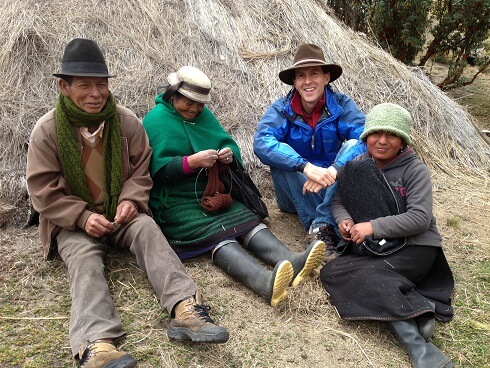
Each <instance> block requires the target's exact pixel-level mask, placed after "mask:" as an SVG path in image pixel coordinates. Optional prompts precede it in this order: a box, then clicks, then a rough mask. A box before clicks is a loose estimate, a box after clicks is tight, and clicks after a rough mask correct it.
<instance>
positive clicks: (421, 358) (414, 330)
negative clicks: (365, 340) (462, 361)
mask: <svg viewBox="0 0 490 368" xmlns="http://www.w3.org/2000/svg"><path fill="white" fill-rule="evenodd" d="M388 324H389V325H390V327H391V329H392V330H393V332H394V333H395V334H396V336H397V337H398V339H399V340H400V342H401V343H402V345H403V347H404V348H405V350H406V351H407V353H408V355H409V356H410V359H411V360H412V366H413V368H451V367H454V365H453V363H451V360H450V359H449V357H448V356H447V355H446V354H444V353H443V352H442V351H440V350H439V349H438V348H437V347H436V346H435V345H434V344H431V343H428V342H427V341H425V339H424V338H423V337H422V335H421V334H420V331H419V327H418V325H417V322H415V320H413V319H409V320H406V321H391V322H388Z"/></svg>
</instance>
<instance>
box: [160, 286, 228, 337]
mask: <svg viewBox="0 0 490 368" xmlns="http://www.w3.org/2000/svg"><path fill="white" fill-rule="evenodd" d="M209 309H210V307H209V306H207V305H204V304H202V301H201V293H200V292H197V293H196V296H195V297H194V296H192V297H190V298H187V299H184V300H182V301H180V302H179V303H178V304H177V305H176V306H175V309H174V311H175V318H174V319H172V320H171V321H170V323H169V325H168V327H167V335H168V337H169V338H170V339H172V340H178V341H194V342H205V343H223V342H226V341H228V338H229V334H228V331H227V330H226V329H225V328H224V327H220V326H218V325H216V324H215V323H214V322H213V320H212V319H211V318H210V317H209V315H208V310H209Z"/></svg>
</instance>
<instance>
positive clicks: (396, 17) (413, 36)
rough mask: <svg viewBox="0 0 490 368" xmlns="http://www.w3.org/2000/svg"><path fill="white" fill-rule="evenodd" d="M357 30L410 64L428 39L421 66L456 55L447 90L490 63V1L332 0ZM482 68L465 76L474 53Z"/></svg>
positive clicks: (445, 85) (339, 13) (444, 86)
mask: <svg viewBox="0 0 490 368" xmlns="http://www.w3.org/2000/svg"><path fill="white" fill-rule="evenodd" d="M326 2H327V4H328V5H329V6H330V7H331V8H332V9H333V10H334V12H335V14H336V15H337V16H338V17H339V18H340V19H341V20H343V21H344V22H345V23H346V24H347V25H348V26H350V27H351V28H352V29H354V30H355V31H360V32H365V33H366V34H368V35H369V36H370V37H371V38H373V39H374V40H376V42H377V43H378V44H379V45H380V46H381V47H383V48H384V49H385V50H387V51H389V52H390V53H391V54H392V55H393V56H394V57H396V58H397V59H399V60H401V61H402V62H404V63H405V64H411V63H413V62H414V60H415V58H416V57H417V54H419V53H420V52H421V51H422V49H423V47H424V43H425V41H426V35H428V39H429V44H428V46H426V48H425V53H424V54H423V56H422V58H421V59H420V61H419V65H420V66H424V65H425V64H426V62H427V61H428V60H429V59H430V58H431V57H433V56H436V55H444V56H449V57H450V62H449V70H448V74H447V77H446V78H445V80H444V81H443V82H441V83H440V84H439V87H440V88H442V89H448V88H453V87H457V86H461V85H466V84H470V83H472V82H473V81H474V80H475V78H476V77H477V76H478V75H479V74H480V73H482V72H484V71H485V70H486V69H488V68H490V46H489V45H488V44H485V40H487V39H488V37H489V36H490V32H489V29H490V0H359V1H349V0H326ZM469 55H472V57H474V58H475V60H474V63H475V65H476V66H477V67H478V71H477V72H476V73H475V74H474V76H473V77H472V78H469V79H464V78H462V75H463V71H464V70H465V68H466V67H467V66H468V56H469Z"/></svg>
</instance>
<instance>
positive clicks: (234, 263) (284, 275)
mask: <svg viewBox="0 0 490 368" xmlns="http://www.w3.org/2000/svg"><path fill="white" fill-rule="evenodd" d="M213 263H214V264H215V265H217V266H218V267H219V268H221V269H222V270H223V271H225V272H226V273H227V274H229V275H231V276H233V277H234V278H235V279H237V280H238V281H240V282H241V283H242V284H244V285H245V286H246V287H248V288H249V289H251V290H253V291H255V292H256V293H257V294H259V295H260V296H261V297H263V298H264V299H265V301H266V302H267V303H268V304H270V305H271V306H273V307H276V306H277V305H278V304H279V303H280V302H281V301H283V300H284V299H285V298H286V296H287V290H286V289H287V287H288V285H289V283H290V282H291V279H292V278H293V266H292V265H291V263H290V262H289V261H286V260H283V261H280V262H278V263H277V264H276V266H275V268H274V270H273V271H270V270H268V269H266V268H264V267H262V266H261V265H260V264H259V263H258V262H257V261H256V260H255V259H254V258H253V257H252V256H251V255H250V254H249V253H248V252H247V251H246V250H245V249H243V248H242V246H241V245H240V244H238V243H237V242H231V243H228V244H226V245H223V246H222V247H220V248H218V249H217V250H216V251H215V252H214V253H213Z"/></svg>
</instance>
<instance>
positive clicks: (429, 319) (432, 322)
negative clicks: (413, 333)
mask: <svg viewBox="0 0 490 368" xmlns="http://www.w3.org/2000/svg"><path fill="white" fill-rule="evenodd" d="M429 303H430V305H431V306H432V311H433V312H434V314H430V315H429V316H425V315H424V316H423V317H420V318H418V319H416V321H417V325H418V326H419V332H420V334H421V335H422V337H423V338H424V339H425V341H427V342H430V340H431V339H432V335H433V334H434V330H435V328H436V318H435V310H436V305H435V304H434V303H432V302H429Z"/></svg>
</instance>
